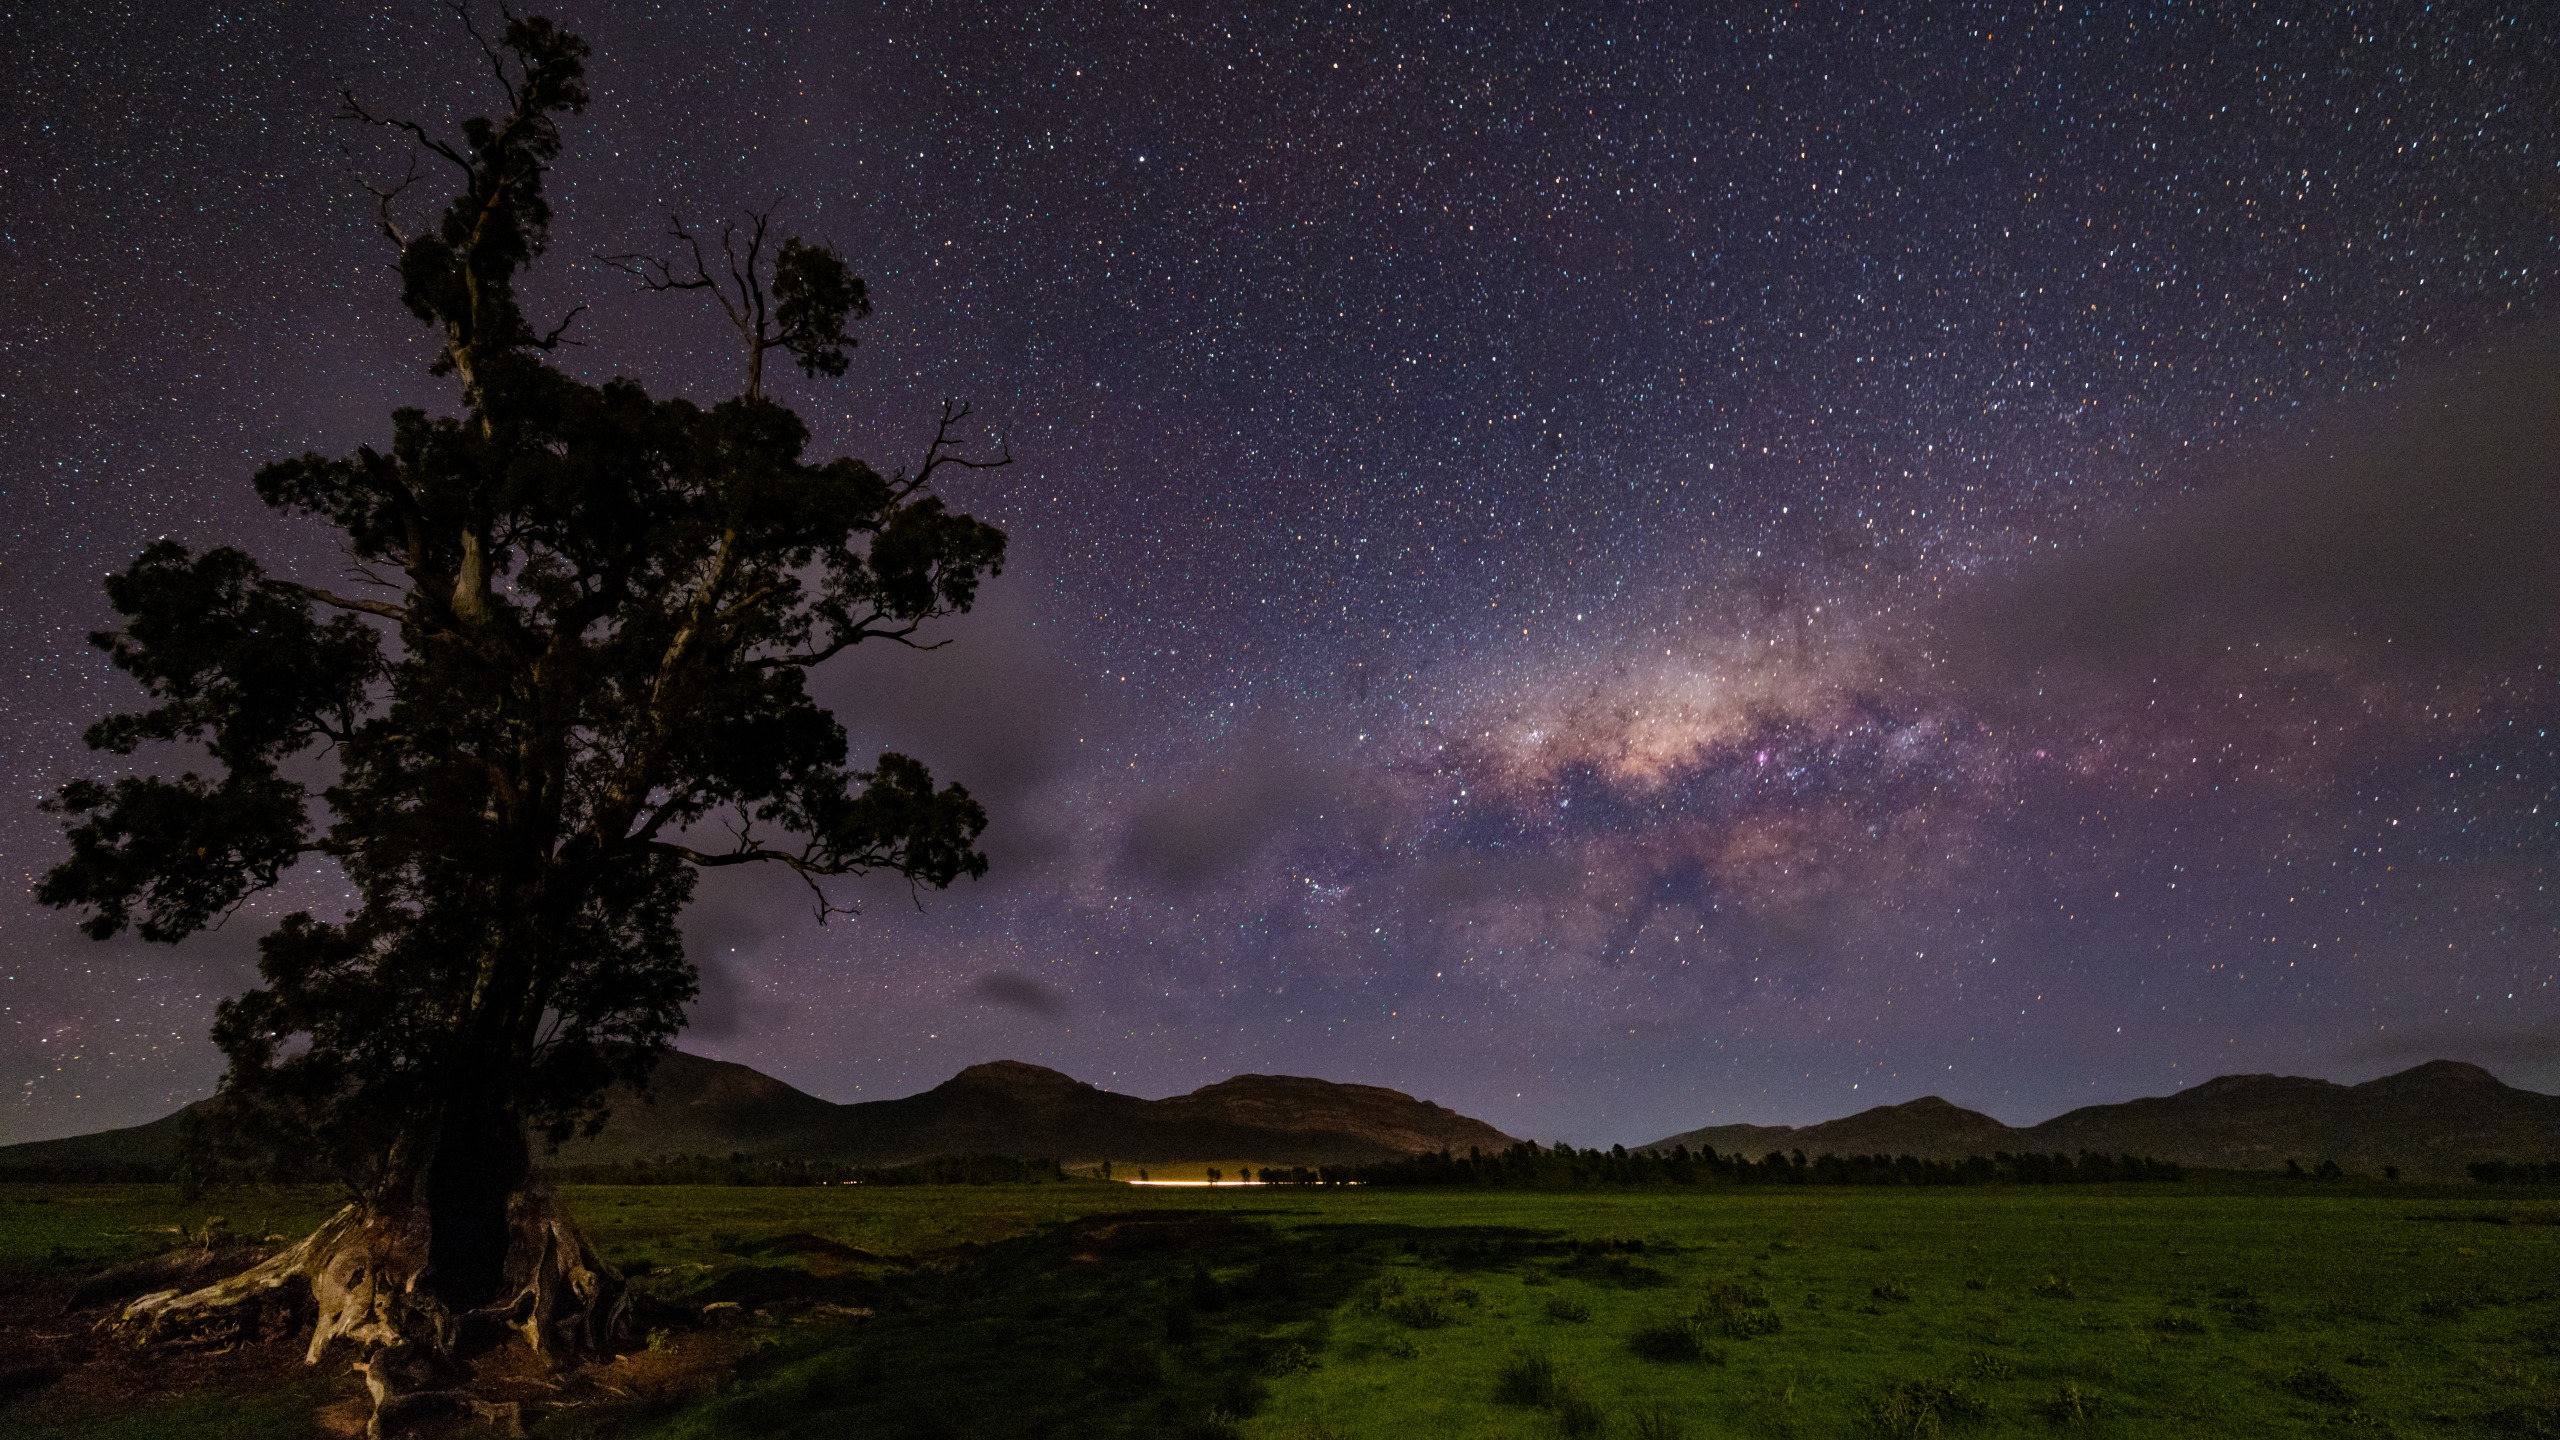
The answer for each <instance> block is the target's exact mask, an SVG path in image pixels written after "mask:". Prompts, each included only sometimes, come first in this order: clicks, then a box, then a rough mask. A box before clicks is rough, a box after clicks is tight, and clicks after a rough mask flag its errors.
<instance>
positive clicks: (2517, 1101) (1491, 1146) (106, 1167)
mask: <svg viewBox="0 0 2560 1440" xmlns="http://www.w3.org/2000/svg"><path fill="white" fill-rule="evenodd" d="M197 1103H198V1104H201V1103H203V1102H197ZM613 1103H614V1110H615V1115H614V1119H613V1120H612V1121H610V1122H608V1123H607V1125H606V1126H605V1128H604V1131H603V1132H602V1133H601V1134H600V1135H598V1136H596V1137H594V1138H592V1139H581V1140H574V1141H571V1142H570V1143H569V1144H568V1145H566V1146H564V1147H562V1149H561V1150H560V1152H559V1153H558V1154H556V1155H554V1156H550V1157H547V1158H546V1161H545V1163H547V1164H553V1165H562V1166H577V1165H617V1164H628V1163H632V1162H635V1161H643V1160H657V1159H661V1158H670V1157H678V1156H697V1155H707V1156H712V1157H715V1158H725V1157H727V1156H730V1155H733V1154H743V1155H747V1156H751V1157H753V1158H756V1159H765V1160H808V1161H823V1162H833V1163H839V1164H855V1165H896V1164H904V1163H907V1162H910V1161H916V1160H924V1159H931V1158H934V1157H937V1156H947V1155H963V1154H973V1153H975V1154H993V1155H1013V1156H1017V1157H1024V1158H1032V1157H1040V1158H1051V1159H1057V1160H1060V1161H1063V1162H1067V1163H1081V1162H1091V1161H1096V1160H1104V1159H1109V1160H1115V1161H1121V1162H1124V1163H1128V1164H1137V1165H1148V1164H1154V1165H1169V1164H1177V1163H1185V1162H1193V1163H1196V1162H1202V1161H1245V1160H1250V1161H1253V1162H1255V1163H1258V1164H1276V1165H1335V1164H1362V1163H1371V1162H1375V1161H1381V1160H1391V1159H1395V1158H1397V1157H1399V1156H1403V1155H1410V1154H1416V1153H1420V1152H1423V1151H1436V1150H1440V1149H1449V1150H1453V1151H1458V1152H1464V1151H1466V1150H1467V1149H1469V1148H1471V1147H1472V1148H1478V1149H1484V1150H1499V1149H1502V1148H1505V1147H1507V1146H1509V1145H1511V1144H1513V1143H1514V1142H1513V1140H1512V1138H1511V1137H1510V1136H1508V1135H1505V1134H1503V1133H1502V1132H1501V1131H1499V1130H1497V1129H1495V1128H1494V1127H1493V1126H1491V1125H1488V1124H1485V1123H1484V1122H1483V1121H1480V1120H1475V1119H1471V1118H1469V1117H1467V1116H1465V1115H1461V1114H1459V1113H1458V1112H1456V1111H1454V1110H1451V1109H1448V1108H1447V1107H1445V1106H1441V1105H1437V1104H1434V1103H1432V1102H1430V1101H1427V1100H1421V1099H1417V1098H1415V1097H1413V1096H1411V1095H1407V1094H1404V1093H1403V1092H1401V1091H1397V1090H1390V1089H1386V1088H1384V1087H1381V1086H1375V1085H1353V1084H1343V1083H1339V1082H1335V1081H1330V1080H1322V1079H1317V1078H1314V1077H1311V1076H1298V1075H1259V1074H1245V1075H1234V1076H1230V1077H1228V1078H1227V1079H1224V1080H1219V1081H1215V1082H1212V1083H1211V1084H1207V1085H1203V1086H1201V1087H1199V1088H1198V1089H1196V1090H1193V1091H1190V1092H1189V1093H1187V1094H1182V1095H1174V1096H1168V1097H1166V1098H1164V1099H1161V1100H1146V1099H1141V1098H1139V1097H1137V1096H1134V1095H1122V1094H1119V1093H1117V1092H1114V1091H1109V1090H1104V1089H1102V1088H1100V1087H1098V1086H1095V1085H1092V1084H1090V1083H1088V1082H1086V1081H1082V1080H1078V1079H1076V1078H1075V1077H1073V1076H1071V1075H1067V1074H1064V1073H1062V1072H1060V1071H1057V1070H1052V1069H1050V1068H1048V1067H1046V1066H1042V1065H1034V1064H1031V1063H1029V1062H1026V1061H1019V1060H993V1061H986V1062H982V1063H980V1064H975V1065H971V1066H968V1067H966V1068H964V1069H962V1070H961V1071H959V1072H958V1073H956V1074H954V1075H953V1076H952V1077H951V1078H950V1079H948V1080H945V1081H943V1082H942V1083H941V1084H939V1085H936V1086H933V1087H932V1088H930V1089H928V1090H924V1091H920V1092H918V1093H916V1094H913V1095H906V1096H901V1097H898V1098H896V1099H892V1100H871V1101H856V1102H852V1103H846V1104H839V1103H837V1102H834V1101H829V1100H824V1099H820V1098H819V1097H817V1096H815V1095H811V1094H808V1093H807V1092H805V1091H802V1090H799V1089H796V1088H794V1087H792V1086H791V1085H788V1084H786V1083H784V1082H783V1081H780V1080H777V1079H775V1078H773V1077H772V1076H770V1075H766V1074H764V1073H762V1072H761V1071H758V1070H755V1069H752V1068H750V1067H748V1066H745V1065H740V1064H737V1063H735V1062H732V1061H725V1060H713V1059H710V1058H707V1057H705V1056H699V1055H693V1054H690V1053H688V1052H685V1051H681V1050H679V1051H671V1052H669V1053H668V1055H667V1056H666V1057H665V1059H663V1060H662V1061H661V1062H660V1064H659V1068H658V1072H657V1074H656V1075H655V1077H654V1078H653V1081H652V1085H651V1095H650V1097H649V1098H647V1099H643V1098H641V1097H640V1096H638V1095H635V1094H633V1093H631V1092H628V1091H624V1092H621V1093H618V1094H617V1095H616V1096H615V1097H614V1101H613ZM193 1108H195V1107H194V1106H189V1107H186V1109H182V1110H180V1111H178V1112H177V1113H175V1114H172V1115H168V1116H164V1117H162V1118H161V1119H158V1120H154V1121H151V1122H150V1123H148V1124H144V1125H136V1126H128V1127H125V1128H122V1129H117V1130H107V1131H99V1132H95V1133H93V1134H88V1135H75V1136H66V1137H63V1138H60V1139H55V1140H38V1141H28V1142H24V1143H21V1144H16V1145H8V1146H0V1179H5V1178H8V1177H11V1176H19V1177H29V1176H49V1177H50V1176H71V1175H81V1176H89V1177H93V1178H101V1179H107V1178H112V1179H145V1178H157V1177H161V1176H165V1175H167V1174H168V1173H169V1172H170V1171H171V1169H172V1168H173V1167H174V1166H175V1164H176V1161H177V1153H178V1142H179V1135H180V1131H181V1128H182V1126H183V1124H184V1119H185V1116H186V1114H187V1111H188V1110H192V1109H193ZM1677 1144H1686V1145H1688V1146H1689V1147H1690V1148H1692V1149H1698V1148H1702V1147H1710V1148H1713V1149H1715V1150H1718V1151H1721V1152H1725V1153H1739V1154H1742V1155H1745V1156H1751V1157H1757V1156H1761V1155H1765V1154H1767V1153H1769V1152H1770V1151H1772V1150H1777V1151H1792V1150H1799V1149H1800V1150H1803V1151H1805V1152H1806V1153H1807V1154H1822V1153H1825V1152H1828V1153H1831V1154H1838V1155H1874V1154H1886V1155H1914V1156H1919V1157H1922V1158H1926V1159H1942V1160H1961V1159H1964V1158H1966V1157H1967V1156H1970V1155H1990V1154H1996V1153H1998V1152H2000V1151H2003V1150H2006V1151H2009V1152H2011V1153H2013V1154H2014V1153H2021V1152H2027V1151H2034V1152H2040V1153H2051V1152H2055V1151H2060V1152H2064V1153H2077V1152H2080V1151H2084V1150H2087V1151H2100V1152H2104V1153H2108V1154H2135V1155H2146V1156H2151V1157H2153V1158H2157V1159H2162V1160H2170V1161H2175V1162H2177V1163H2179V1164H2181V1165H2187V1166H2190V1167H2195V1168H2201V1169H2227V1170H2278V1169H2282V1168H2283V1166H2284V1165H2285V1163H2286V1162H2287V1161H2289V1160H2290V1161H2295V1162H2297V1163H2300V1164H2302V1165H2304V1166H2306V1167H2310V1166H2316V1165H2317V1164H2319V1163H2320V1162H2321V1161H2324V1160H2334V1161H2336V1162H2337V1163H2339V1164H2340V1165H2342V1166H2345V1167H2347V1168H2349V1169H2354V1170H2361V1171H2379V1170H2381V1169H2383V1168H2384V1167H2386V1166H2397V1167H2398V1168H2400V1169H2401V1170H2403V1171H2404V1172H2407V1173H2409V1174H2411V1175H2413V1176H2417V1175H2441V1176H2453V1175H2459V1174H2461V1173H2462V1172H2463V1168H2464V1167H2465V1166H2466V1165H2469V1164H2471V1163H2473V1162H2476V1161H2482V1160H2504V1161H2510V1162H2520V1161H2531V1162H2550V1161H2555V1160H2560V1096H2553V1095H2545V1094H2542V1093H2540V1092H2538V1091H2532V1090H2522V1089H2518V1088H2516V1087H2513V1086H2510V1085H2507V1084H2506V1083H2504V1082H2503V1081H2501V1080H2499V1079H2498V1078H2497V1077H2496V1076H2495V1075H2493V1074H2491V1073H2490V1072H2488V1071H2487V1070H2484V1069H2482V1068H2480V1067H2479V1066H2477V1065H2471V1064H2467V1063H2464V1062H2461V1061H2453V1060H2431V1061H2428V1062H2426V1063H2424V1064H2420V1065H2415V1066H2412V1067H2410V1068H2408V1069H2406V1070H2401V1071H2398V1072H2395V1073H2393V1074H2390V1075H2385V1076H2381V1077H2379V1078H2376V1079H2373V1080H2368V1081H2365V1082H2363V1083H2361V1084H2355V1085H2347V1084H2341V1083H2339V1082H2337V1081H2332V1080H2323V1079H2317V1078H2313V1077H2308V1076H2298V1075H2272V1074H2240V1075H2217V1076H2215V1077H2213V1078H2212V1079H2210V1080H2207V1081H2204V1082H2202V1083H2201V1084H2198V1085H2195V1086H2192V1087H2190V1088H2188V1089H2185V1090H2181V1091H2177V1092H2175V1093H2173V1094H2169V1095H2154V1096H2144V1097H2140V1098H2137V1099H2133V1100H2125V1101H2118V1102H2113V1103H2109V1104H2102V1105H2084V1106H2080V1107H2078V1108H2075V1109H2072V1110H2068V1111H2065V1112H2064V1113H2062V1114H2060V1115H2057V1116H2054V1117H2053V1118H2051V1119H2049V1120H2045V1121H2042V1122H2039V1123H2037V1124H2034V1125H2027V1126H2012V1125H2008V1124H2006V1123H2004V1122H2002V1121H2000V1120H1999V1119H1996V1118H1995V1117H1993V1116H1990V1115H1986V1114H1983V1113H1982V1112H1980V1111H1977V1110H1970V1109H1967V1108H1965V1107H1963V1106H1960V1105H1957V1104H1954V1103H1953V1102H1951V1101H1949V1100H1947V1099H1945V1098H1944V1097H1942V1096H1937V1095H1923V1096H1919V1097H1917V1098H1915V1099H1911V1100H1905V1101H1901V1102H1898V1103H1895V1104H1890V1105H1878V1106H1873V1107H1870V1108H1868V1109H1865V1110H1861V1111H1858V1112H1856V1113H1855V1114H1852V1115H1845V1116H1841V1117H1839V1118H1837V1119H1834V1120H1826V1121H1822V1122H1819V1123H1817V1124H1813V1125H1803V1126H1789V1125H1750V1124H1734V1125H1716V1126H1706V1127H1702V1128H1699V1129H1695V1130H1686V1131H1682V1132H1680V1133H1679V1134H1676V1135H1671V1136H1667V1137H1665V1138H1663V1139H1661V1140H1657V1141H1655V1142H1653V1143H1652V1144H1650V1145H1644V1146H1637V1147H1633V1148H1636V1149H1640V1150H1659V1149H1668V1148H1670V1147H1671V1146H1673V1145H1677Z"/></svg>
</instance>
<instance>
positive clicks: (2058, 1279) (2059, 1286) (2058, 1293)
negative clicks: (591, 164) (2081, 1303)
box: [2035, 1275, 2080, 1300]
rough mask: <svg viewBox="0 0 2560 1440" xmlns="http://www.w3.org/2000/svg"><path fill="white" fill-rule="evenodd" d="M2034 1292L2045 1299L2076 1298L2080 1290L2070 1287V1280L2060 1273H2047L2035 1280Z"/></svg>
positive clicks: (2078, 1296)
mask: <svg viewBox="0 0 2560 1440" xmlns="http://www.w3.org/2000/svg"><path fill="white" fill-rule="evenodd" d="M2035 1292H2036V1294H2038V1295H2040V1296H2042V1297H2043V1298H2045V1299H2047V1300H2077V1299H2079V1298H2080V1292H2079V1291H2077V1290H2074V1289H2072V1288H2071V1281H2070V1280H2069V1279H2067V1278H2065V1277H2064V1276H2061V1275H2047V1276H2046V1277H2044V1278H2043V1279H2042V1280H2039V1281H2037V1282H2036V1286H2035Z"/></svg>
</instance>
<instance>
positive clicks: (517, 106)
mask: <svg viewBox="0 0 2560 1440" xmlns="http://www.w3.org/2000/svg"><path fill="white" fill-rule="evenodd" d="M446 8H448V9H450V10H452V11H453V18H455V19H456V20H459V21H461V22H462V29H463V33H464V34H467V35H469V36H470V37H471V43H472V44H474V45H477V46H479V47H480V53H481V54H482V55H484V56H486V57H487V58H488V61H489V73H490V74H492V75H495V76H497V77H498V88H499V89H501V90H504V91H505V92H507V109H508V111H509V112H510V113H513V112H517V111H521V110H522V109H524V101H523V98H522V97H521V96H519V95H518V94H517V93H516V82H514V81H513V80H510V79H508V78H507V62H506V58H505V57H504V56H502V55H500V54H499V53H498V47H497V46H495V45H492V44H490V43H489V40H488V37H487V36H485V35H482V34H481V33H480V27H479V26H478V25H477V24H475V23H473V21H472V19H471V7H470V6H468V5H465V4H463V3H462V0H453V3H452V4H451V5H449V6H447V7H446ZM498 13H499V14H500V15H501V16H502V17H504V18H506V19H509V20H512V19H514V18H515V17H514V16H513V15H510V14H508V13H507V11H506V7H505V6H503V5H502V6H500V7H499V9H498Z"/></svg>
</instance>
